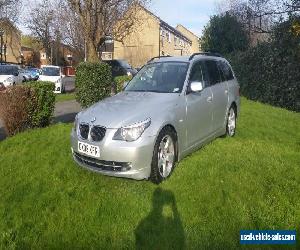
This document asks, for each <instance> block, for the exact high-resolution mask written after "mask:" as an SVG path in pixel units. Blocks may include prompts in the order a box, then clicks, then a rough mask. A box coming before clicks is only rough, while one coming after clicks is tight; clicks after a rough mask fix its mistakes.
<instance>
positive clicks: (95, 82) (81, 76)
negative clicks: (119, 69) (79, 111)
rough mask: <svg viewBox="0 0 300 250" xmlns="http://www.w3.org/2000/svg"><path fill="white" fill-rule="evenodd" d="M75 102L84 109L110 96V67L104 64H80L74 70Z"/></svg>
mask: <svg viewBox="0 0 300 250" xmlns="http://www.w3.org/2000/svg"><path fill="white" fill-rule="evenodd" d="M75 86H76V100H77V101H78V102H79V103H80V104H81V106H82V107H84V108H86V107H89V106H91V105H92V104H94V103H96V102H99V101H100V100H102V99H104V98H106V97H108V96H110V93H111V87H112V74H111V67H110V66H109V65H108V64H106V63H86V62H85V63H80V64H79V66H78V67H77V69H76V79H75Z"/></svg>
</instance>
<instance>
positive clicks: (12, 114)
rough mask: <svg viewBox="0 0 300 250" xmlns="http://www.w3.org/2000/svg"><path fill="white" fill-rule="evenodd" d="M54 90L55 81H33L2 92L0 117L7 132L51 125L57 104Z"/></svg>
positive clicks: (0, 96)
mask: <svg viewBox="0 0 300 250" xmlns="http://www.w3.org/2000/svg"><path fill="white" fill-rule="evenodd" d="M53 90H54V85H53V83H50V82H32V83H29V84H26V85H19V86H14V87H10V88H7V89H6V91H4V92H1V93H0V118H1V119H2V121H3V123H4V127H5V130H6V133H7V134H8V135H9V136H12V135H15V134H16V133H19V132H21V131H24V130H26V129H29V128H36V127H45V126H47V125H49V124H50V122H51V118H52V115H53V112H54V105H55V95H54V93H53Z"/></svg>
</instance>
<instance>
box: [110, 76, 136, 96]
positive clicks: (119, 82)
mask: <svg viewBox="0 0 300 250" xmlns="http://www.w3.org/2000/svg"><path fill="white" fill-rule="evenodd" d="M131 79H132V77H131V76H118V77H115V78H114V83H115V84H116V91H117V93H119V92H121V91H122V90H123V85H124V82H128V81H130V80H131Z"/></svg>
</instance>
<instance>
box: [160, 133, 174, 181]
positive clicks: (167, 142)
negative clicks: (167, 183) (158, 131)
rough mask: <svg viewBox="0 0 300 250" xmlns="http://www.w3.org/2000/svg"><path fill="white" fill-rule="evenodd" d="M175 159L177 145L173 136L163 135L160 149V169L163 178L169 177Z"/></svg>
mask: <svg viewBox="0 0 300 250" xmlns="http://www.w3.org/2000/svg"><path fill="white" fill-rule="evenodd" d="M174 161H175V147H174V142H173V139H172V137H171V136H169V135H166V136H165V137H163V139H162V140H161V142H160V144H159V149H158V170H159V173H160V175H161V176H162V177H163V178H167V177H168V176H169V175H170V173H171V171H172V168H173V165H174Z"/></svg>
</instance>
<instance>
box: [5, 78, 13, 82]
mask: <svg viewBox="0 0 300 250" xmlns="http://www.w3.org/2000/svg"><path fill="white" fill-rule="evenodd" d="M12 81H13V78H12V77H8V78H7V79H5V80H4V82H9V83H10V82H12Z"/></svg>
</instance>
